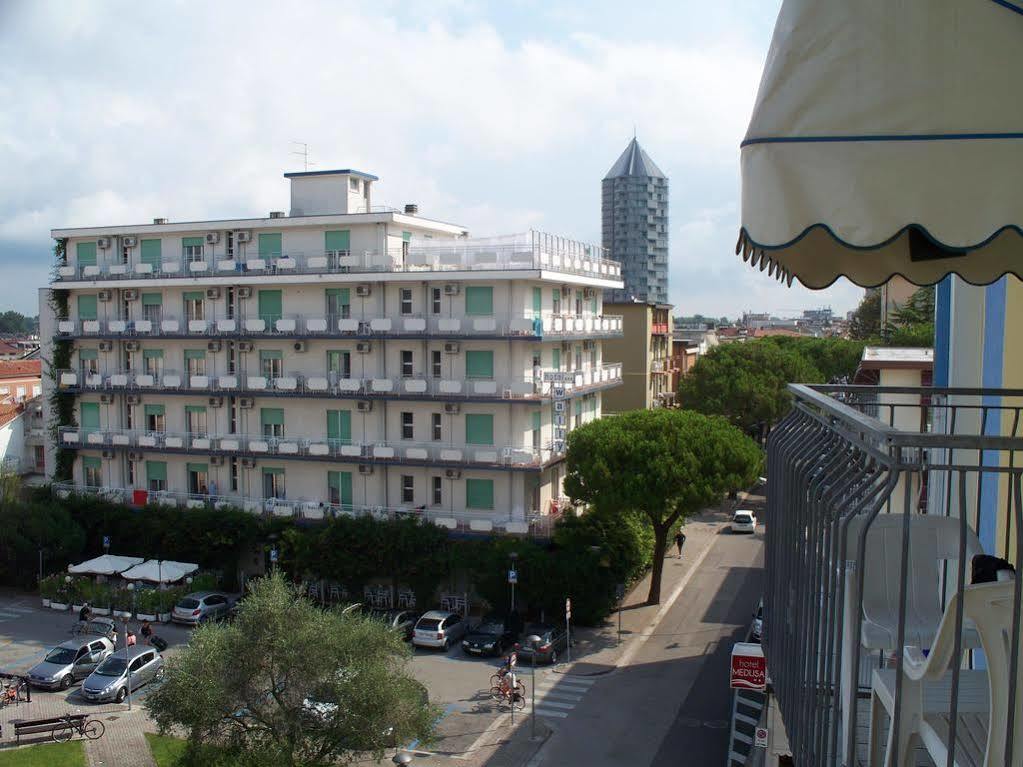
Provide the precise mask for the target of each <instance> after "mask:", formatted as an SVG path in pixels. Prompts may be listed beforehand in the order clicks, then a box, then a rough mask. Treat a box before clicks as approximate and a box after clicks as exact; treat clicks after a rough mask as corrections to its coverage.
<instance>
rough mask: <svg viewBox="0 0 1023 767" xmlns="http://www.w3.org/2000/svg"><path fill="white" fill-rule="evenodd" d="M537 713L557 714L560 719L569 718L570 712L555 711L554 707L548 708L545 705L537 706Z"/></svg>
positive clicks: (541, 714)
mask: <svg viewBox="0 0 1023 767" xmlns="http://www.w3.org/2000/svg"><path fill="white" fill-rule="evenodd" d="M536 713H538V714H539V715H540V716H556V717H558V718H559V719H567V718H568V713H567V712H565V711H554V710H553V709H547V708H544V707H543V706H537V707H536Z"/></svg>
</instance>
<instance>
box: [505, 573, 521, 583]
mask: <svg viewBox="0 0 1023 767" xmlns="http://www.w3.org/2000/svg"><path fill="white" fill-rule="evenodd" d="M518 582H519V573H518V571H517V570H509V571H508V583H518Z"/></svg>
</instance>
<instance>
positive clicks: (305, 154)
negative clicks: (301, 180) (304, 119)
mask: <svg viewBox="0 0 1023 767" xmlns="http://www.w3.org/2000/svg"><path fill="white" fill-rule="evenodd" d="M291 143H292V144H294V145H295V146H300V147H302V151H301V152H292V154H297V155H298V156H299V157H301V158H302V170H309V166H310V165H315V164H316V163H314V162H309V145H308V144H306V143H305V142H304V141H292V142H291Z"/></svg>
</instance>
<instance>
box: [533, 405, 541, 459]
mask: <svg viewBox="0 0 1023 767" xmlns="http://www.w3.org/2000/svg"><path fill="white" fill-rule="evenodd" d="M540 427H541V415H540V413H539V411H538V412H536V413H533V449H534V450H539V449H540V435H541V431H540Z"/></svg>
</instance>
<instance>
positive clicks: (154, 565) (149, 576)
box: [121, 559, 199, 583]
mask: <svg viewBox="0 0 1023 767" xmlns="http://www.w3.org/2000/svg"><path fill="white" fill-rule="evenodd" d="M140 561H141V560H140ZM198 569H199V565H195V564H192V563H191V562H174V561H172V560H169V559H165V560H163V561H162V562H161V561H160V560H159V559H148V560H146V561H145V562H143V563H142V564H140V565H136V566H135V567H133V568H131V569H130V570H126V571H125V572H123V573H121V577H122V578H125V579H127V580H129V581H151V582H153V583H175V582H177V581H180V580H181V579H182V578H184V577H185V576H186V575H191V574H192V573H194V572H195V571H196V570H198Z"/></svg>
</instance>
